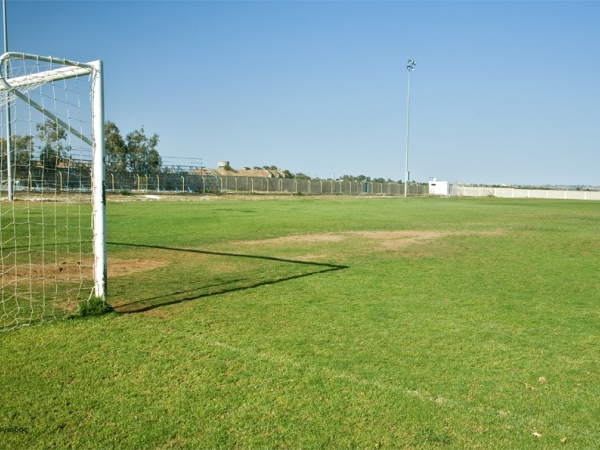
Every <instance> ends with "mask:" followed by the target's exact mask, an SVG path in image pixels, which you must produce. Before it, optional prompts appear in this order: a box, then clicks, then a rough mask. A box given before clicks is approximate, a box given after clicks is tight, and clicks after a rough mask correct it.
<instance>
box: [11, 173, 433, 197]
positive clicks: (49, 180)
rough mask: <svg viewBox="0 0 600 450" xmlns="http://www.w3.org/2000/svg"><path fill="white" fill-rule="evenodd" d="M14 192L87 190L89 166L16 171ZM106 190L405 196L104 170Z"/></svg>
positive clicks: (376, 188)
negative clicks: (46, 174) (47, 174)
mask: <svg viewBox="0 0 600 450" xmlns="http://www.w3.org/2000/svg"><path fill="white" fill-rule="evenodd" d="M15 183H16V189H17V191H44V190H57V191H61V190H63V191H74V190H87V189H90V167H89V166H81V167H71V168H69V169H68V170H67V169H66V168H65V169H64V170H63V169H62V168H59V169H58V170H56V171H55V172H54V173H53V175H52V177H50V176H45V173H44V172H43V170H42V169H41V168H37V167H36V168H31V169H30V170H29V171H19V172H18V173H16V177H15ZM106 189H107V191H109V192H121V191H128V192H156V193H161V192H162V193H189V194H198V193H209V192H217V191H220V192H226V193H241V194H302V195H381V196H401V195H404V184H402V183H392V182H384V183H377V182H372V181H368V182H358V181H339V180H307V179H297V178H264V177H244V176H240V177H235V176H224V177H215V176H210V175H198V174H193V173H186V172H179V173H157V174H137V173H131V172H127V171H107V172H106ZM407 191H408V192H407V193H408V195H410V196H422V195H428V191H429V189H428V186H427V185H419V184H409V185H408V188H407Z"/></svg>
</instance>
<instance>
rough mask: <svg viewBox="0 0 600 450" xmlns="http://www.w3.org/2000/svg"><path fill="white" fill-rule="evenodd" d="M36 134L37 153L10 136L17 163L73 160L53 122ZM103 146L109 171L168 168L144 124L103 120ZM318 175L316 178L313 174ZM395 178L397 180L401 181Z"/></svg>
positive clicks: (48, 164) (1, 149)
mask: <svg viewBox="0 0 600 450" xmlns="http://www.w3.org/2000/svg"><path fill="white" fill-rule="evenodd" d="M36 131H37V134H36V135H35V137H36V138H37V141H38V142H39V143H40V144H39V146H40V147H41V148H40V150H39V154H37V159H36V152H35V151H34V147H35V146H34V136H31V135H24V136H19V135H15V136H13V138H12V139H11V144H12V150H13V151H14V155H15V156H14V159H15V161H14V163H15V166H17V167H23V166H25V167H34V166H41V167H43V168H45V169H54V168H56V167H65V166H68V165H71V164H72V161H71V157H70V150H71V148H70V147H69V146H68V145H67V144H66V143H65V141H66V139H67V131H66V130H65V129H64V128H62V127H61V126H60V125H58V124H57V123H56V122H53V121H51V120H46V121H45V122H44V123H41V124H37V125H36ZM104 132H105V146H106V165H107V168H108V170H110V171H115V172H116V171H126V172H132V173H145V174H154V173H160V172H161V171H167V172H168V171H169V168H163V167H162V165H163V164H162V157H161V156H160V154H159V153H158V150H157V146H158V142H159V136H158V134H156V133H154V134H153V135H152V136H149V137H148V136H146V133H145V131H144V128H143V127H142V128H140V129H139V130H135V131H132V132H131V133H128V134H127V135H126V136H125V138H123V136H122V135H121V132H120V130H119V128H118V127H117V125H115V123H113V122H110V121H108V122H106V123H105V127H104ZM0 160H1V161H0V163H1V167H2V169H6V139H5V138H0ZM254 169H266V170H277V171H279V172H281V173H282V174H283V176H284V177H285V178H296V179H312V178H311V177H310V176H308V175H306V174H304V173H302V172H298V173H295V174H294V173H292V172H290V171H289V170H281V169H278V168H277V166H263V167H259V166H255V167H254ZM315 179H318V178H315ZM337 180H338V181H356V182H371V181H373V182H376V183H384V182H386V181H387V182H394V181H393V180H390V179H387V180H385V179H383V178H371V177H368V176H365V175H358V176H354V175H342V176H341V177H339V178H337ZM401 182H402V181H401V180H398V183H401Z"/></svg>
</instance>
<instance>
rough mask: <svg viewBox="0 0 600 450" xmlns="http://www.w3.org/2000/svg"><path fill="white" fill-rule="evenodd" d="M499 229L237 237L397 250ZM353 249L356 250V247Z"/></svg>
mask: <svg viewBox="0 0 600 450" xmlns="http://www.w3.org/2000/svg"><path fill="white" fill-rule="evenodd" d="M499 234H502V230H495V231H456V232H452V231H414V230H402V231H347V232H343V233H325V234H301V235H292V236H282V237H278V238H274V239H263V240H256V241H238V242H235V243H236V244H241V245H261V246H271V245H273V246H283V245H290V244H304V243H306V244H312V243H319V242H342V241H345V240H348V239H354V240H357V239H358V240H359V241H360V243H361V244H362V245H365V246H367V247H368V248H369V251H371V252H373V251H386V250H399V249H402V248H404V247H408V246H410V245H415V244H421V243H424V242H426V241H430V240H433V239H439V238H442V237H445V236H459V235H471V236H472V235H499ZM361 244H359V245H361ZM355 250H357V251H359V250H358V248H355ZM324 257H327V255H304V256H301V257H300V259H301V260H307V261H308V260H312V259H315V258H324Z"/></svg>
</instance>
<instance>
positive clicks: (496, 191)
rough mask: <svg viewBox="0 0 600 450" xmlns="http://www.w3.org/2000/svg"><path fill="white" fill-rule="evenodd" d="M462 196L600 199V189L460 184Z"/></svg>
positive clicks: (459, 188) (459, 191)
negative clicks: (498, 186) (553, 188)
mask: <svg viewBox="0 0 600 450" xmlns="http://www.w3.org/2000/svg"><path fill="white" fill-rule="evenodd" d="M458 195H460V196H461V197H502V198H553V199H564V200H600V192H598V191H555V190H546V189H514V188H492V187H472V186H459V187H458Z"/></svg>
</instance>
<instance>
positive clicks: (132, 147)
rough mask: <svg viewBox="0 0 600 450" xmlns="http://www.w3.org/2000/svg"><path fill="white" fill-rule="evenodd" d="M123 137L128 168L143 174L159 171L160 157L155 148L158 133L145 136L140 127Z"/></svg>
mask: <svg viewBox="0 0 600 450" xmlns="http://www.w3.org/2000/svg"><path fill="white" fill-rule="evenodd" d="M125 139H126V145H127V156H128V158H127V159H128V167H129V170H131V171H132V172H137V173H145V174H148V173H157V172H159V171H160V168H161V166H162V158H161V157H160V154H159V153H158V151H157V150H156V146H157V145H158V134H156V133H154V134H153V135H152V136H151V137H147V136H146V134H145V132H144V128H143V127H142V128H140V129H139V130H135V131H132V132H131V133H129V134H128V135H127V137H126V138H125Z"/></svg>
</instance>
